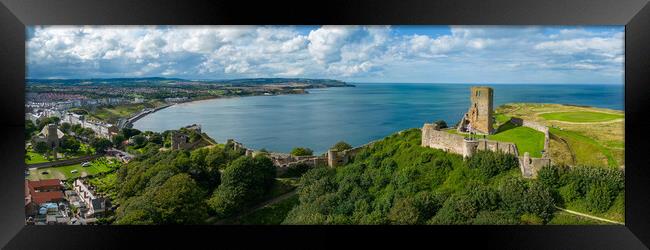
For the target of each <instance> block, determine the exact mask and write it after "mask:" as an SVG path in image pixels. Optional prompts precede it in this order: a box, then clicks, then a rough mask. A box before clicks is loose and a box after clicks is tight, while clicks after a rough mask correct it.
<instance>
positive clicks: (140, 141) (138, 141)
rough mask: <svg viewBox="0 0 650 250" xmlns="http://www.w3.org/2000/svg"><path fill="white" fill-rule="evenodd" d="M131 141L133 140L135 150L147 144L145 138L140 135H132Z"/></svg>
mask: <svg viewBox="0 0 650 250" xmlns="http://www.w3.org/2000/svg"><path fill="white" fill-rule="evenodd" d="M131 139H133V144H134V145H135V147H136V148H141V147H142V146H144V144H145V143H146V142H147V138H146V137H145V136H144V135H140V134H138V135H134V136H133V137H131Z"/></svg>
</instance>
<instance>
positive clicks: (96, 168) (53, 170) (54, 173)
mask: <svg viewBox="0 0 650 250" xmlns="http://www.w3.org/2000/svg"><path fill="white" fill-rule="evenodd" d="M119 165H120V164H119V163H117V161H115V160H113V163H111V161H109V160H108V159H106V158H99V159H96V160H94V161H92V162H91V164H90V166H87V167H82V166H81V164H74V165H68V166H59V167H50V168H39V169H30V170H29V175H28V176H27V178H28V179H30V180H42V179H52V178H57V179H61V180H67V179H71V178H77V177H85V176H91V175H95V174H98V173H105V172H110V171H113V170H114V169H115V168H117V167H118V166H119ZM72 170H77V172H76V173H71V171H72ZM43 172H47V174H43Z"/></svg>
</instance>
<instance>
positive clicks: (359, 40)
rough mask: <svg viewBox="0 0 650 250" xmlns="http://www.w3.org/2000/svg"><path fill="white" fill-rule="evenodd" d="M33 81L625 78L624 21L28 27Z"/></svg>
mask: <svg viewBox="0 0 650 250" xmlns="http://www.w3.org/2000/svg"><path fill="white" fill-rule="evenodd" d="M26 32H27V42H26V43H27V77H28V78H108V77H149V76H161V77H180V78H186V79H233V78H249V77H309V78H332V79H339V80H344V81H351V82H412V83H416V82H422V83H587V84H588V83H591V84H623V70H624V69H623V61H624V27H623V26H584V27H577V26H420V25H413V26H45V27H43V26H36V27H34V26H32V27H29V28H28V29H27V31H26Z"/></svg>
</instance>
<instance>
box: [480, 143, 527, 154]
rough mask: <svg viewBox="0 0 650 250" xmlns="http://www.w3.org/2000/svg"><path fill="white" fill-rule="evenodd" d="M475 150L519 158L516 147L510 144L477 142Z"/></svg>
mask: <svg viewBox="0 0 650 250" xmlns="http://www.w3.org/2000/svg"><path fill="white" fill-rule="evenodd" d="M477 150H490V151H493V152H502V153H506V154H513V155H515V156H519V152H518V151H517V145H515V144H514V143H511V142H500V141H491V140H478V147H477Z"/></svg>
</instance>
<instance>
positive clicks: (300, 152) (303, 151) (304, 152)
mask: <svg viewBox="0 0 650 250" xmlns="http://www.w3.org/2000/svg"><path fill="white" fill-rule="evenodd" d="M313 154H314V151H313V150H311V149H309V148H301V147H298V148H293V149H292V150H291V155H293V156H309V155H313Z"/></svg>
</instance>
